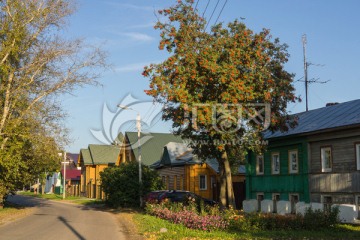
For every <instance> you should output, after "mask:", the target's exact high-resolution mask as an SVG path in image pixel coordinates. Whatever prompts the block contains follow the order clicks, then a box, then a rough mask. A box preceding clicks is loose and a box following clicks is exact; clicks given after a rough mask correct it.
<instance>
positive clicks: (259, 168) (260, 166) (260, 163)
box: [256, 155, 264, 174]
mask: <svg viewBox="0 0 360 240" xmlns="http://www.w3.org/2000/svg"><path fill="white" fill-rule="evenodd" d="M256 174H264V156H263V155H258V156H256Z"/></svg>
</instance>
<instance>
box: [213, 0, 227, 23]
mask: <svg viewBox="0 0 360 240" xmlns="http://www.w3.org/2000/svg"><path fill="white" fill-rule="evenodd" d="M227 1H228V0H225V3H224V5H223V6H222V8H221V10H220V13H219V15H218V17H217V18H216V21H215V23H214V25H216V23H217V21H218V20H219V18H220V15H221V13H222V12H223V10H224V8H225V5H226V3H227Z"/></svg>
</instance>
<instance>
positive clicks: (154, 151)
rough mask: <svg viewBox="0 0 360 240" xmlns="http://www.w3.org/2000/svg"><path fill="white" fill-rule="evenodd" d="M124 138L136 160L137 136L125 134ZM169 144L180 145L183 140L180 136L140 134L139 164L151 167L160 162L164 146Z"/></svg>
mask: <svg viewBox="0 0 360 240" xmlns="http://www.w3.org/2000/svg"><path fill="white" fill-rule="evenodd" d="M125 137H126V138H127V140H128V142H129V143H130V147H131V149H132V151H133V153H134V155H135V158H136V159H138V157H139V152H138V150H137V149H138V146H139V144H138V134H137V132H125ZM169 142H178V143H182V142H183V140H182V138H181V137H180V136H175V135H174V134H171V133H141V135H140V146H141V162H142V163H143V164H144V165H148V166H149V165H151V164H153V163H155V162H156V161H158V160H160V157H161V154H162V152H163V148H164V146H165V144H167V143H169ZM125 147H126V146H125Z"/></svg>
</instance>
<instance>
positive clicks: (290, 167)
mask: <svg viewBox="0 0 360 240" xmlns="http://www.w3.org/2000/svg"><path fill="white" fill-rule="evenodd" d="M292 153H296V166H297V168H296V170H293V169H292V159H291V158H290V156H291V154H292ZM288 158H289V159H288V160H289V173H299V153H298V150H290V151H289V153H288Z"/></svg>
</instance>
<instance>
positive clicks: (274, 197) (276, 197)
mask: <svg viewBox="0 0 360 240" xmlns="http://www.w3.org/2000/svg"><path fill="white" fill-rule="evenodd" d="M280 197H281V195H280V193H273V194H272V196H271V198H272V201H273V213H277V203H278V201H280Z"/></svg>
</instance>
